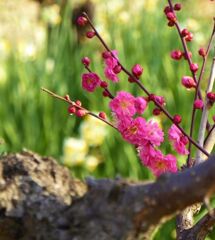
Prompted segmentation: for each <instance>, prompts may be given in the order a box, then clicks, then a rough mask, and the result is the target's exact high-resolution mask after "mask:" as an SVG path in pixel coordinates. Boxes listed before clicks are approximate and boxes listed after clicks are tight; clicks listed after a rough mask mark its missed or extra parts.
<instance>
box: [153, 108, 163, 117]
mask: <svg viewBox="0 0 215 240" xmlns="http://www.w3.org/2000/svg"><path fill="white" fill-rule="evenodd" d="M152 114H153V115H154V116H159V115H160V114H161V110H160V109H159V108H154V109H153V111H152Z"/></svg>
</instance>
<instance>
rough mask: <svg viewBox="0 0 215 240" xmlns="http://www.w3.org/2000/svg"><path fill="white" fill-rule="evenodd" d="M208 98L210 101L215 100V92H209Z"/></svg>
mask: <svg viewBox="0 0 215 240" xmlns="http://www.w3.org/2000/svg"><path fill="white" fill-rule="evenodd" d="M207 98H208V100H209V101H211V102H215V93H214V92H209V93H207Z"/></svg>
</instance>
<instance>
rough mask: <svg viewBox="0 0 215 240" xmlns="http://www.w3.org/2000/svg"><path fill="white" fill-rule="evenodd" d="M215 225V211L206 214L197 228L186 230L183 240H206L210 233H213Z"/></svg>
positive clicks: (197, 224)
mask: <svg viewBox="0 0 215 240" xmlns="http://www.w3.org/2000/svg"><path fill="white" fill-rule="evenodd" d="M214 225H215V210H213V211H212V213H211V214H209V213H208V214H206V215H205V216H204V217H203V218H202V219H200V220H199V221H198V222H197V223H196V225H195V226H193V227H192V228H190V229H188V230H185V231H184V232H183V234H182V239H186V240H196V239H198V240H204V239H205V238H206V236H207V235H208V233H210V232H211V230H212V228H213V227H214Z"/></svg>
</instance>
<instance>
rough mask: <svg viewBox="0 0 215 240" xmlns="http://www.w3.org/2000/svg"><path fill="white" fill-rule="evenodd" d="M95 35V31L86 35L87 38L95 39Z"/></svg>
mask: <svg viewBox="0 0 215 240" xmlns="http://www.w3.org/2000/svg"><path fill="white" fill-rule="evenodd" d="M95 35H96V33H95V32H94V31H89V32H87V33H86V37H87V38H93V37H94V36H95Z"/></svg>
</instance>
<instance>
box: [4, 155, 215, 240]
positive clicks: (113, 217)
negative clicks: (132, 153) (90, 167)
mask: <svg viewBox="0 0 215 240" xmlns="http://www.w3.org/2000/svg"><path fill="white" fill-rule="evenodd" d="M214 171H215V157H211V158H210V159H209V160H208V161H205V162H204V163H202V164H200V165H198V166H196V167H194V168H191V169H187V170H185V171H184V172H180V173H177V174H166V175H163V176H161V177H160V178H158V180H157V181H156V182H154V183H144V182H138V183H132V182H129V181H126V180H121V179H117V180H108V179H101V180H95V179H87V181H86V183H81V182H80V181H78V180H75V179H71V178H70V174H69V172H68V170H66V169H65V168H63V167H61V166H59V165H58V164H57V163H56V162H55V161H54V160H53V159H50V158H42V157H39V156H38V155H36V154H34V153H29V152H23V153H21V154H15V155H8V156H4V157H1V159H0V239H5V240H12V239H19V238H18V237H17V236H20V235H21V236H22V237H23V238H22V239H39V238H40V239H49V240H69V239H79V240H82V239H83V240H86V239H95V240H101V239H103V240H116V239H119V240H121V239H122V240H125V239H132V240H133V239H142V238H143V237H144V239H147V238H148V239H150V236H149V232H151V230H152V229H153V228H154V227H155V226H157V225H158V224H159V222H161V221H162V222H163V221H164V220H166V219H168V218H169V217H170V216H173V215H174V214H175V213H177V212H178V211H181V210H183V209H184V208H186V207H187V206H190V205H192V204H194V203H197V202H202V201H203V199H204V198H205V197H206V196H207V197H209V196H210V195H211V194H212V193H214V192H215V175H214ZM187 193H189V194H187Z"/></svg>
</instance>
